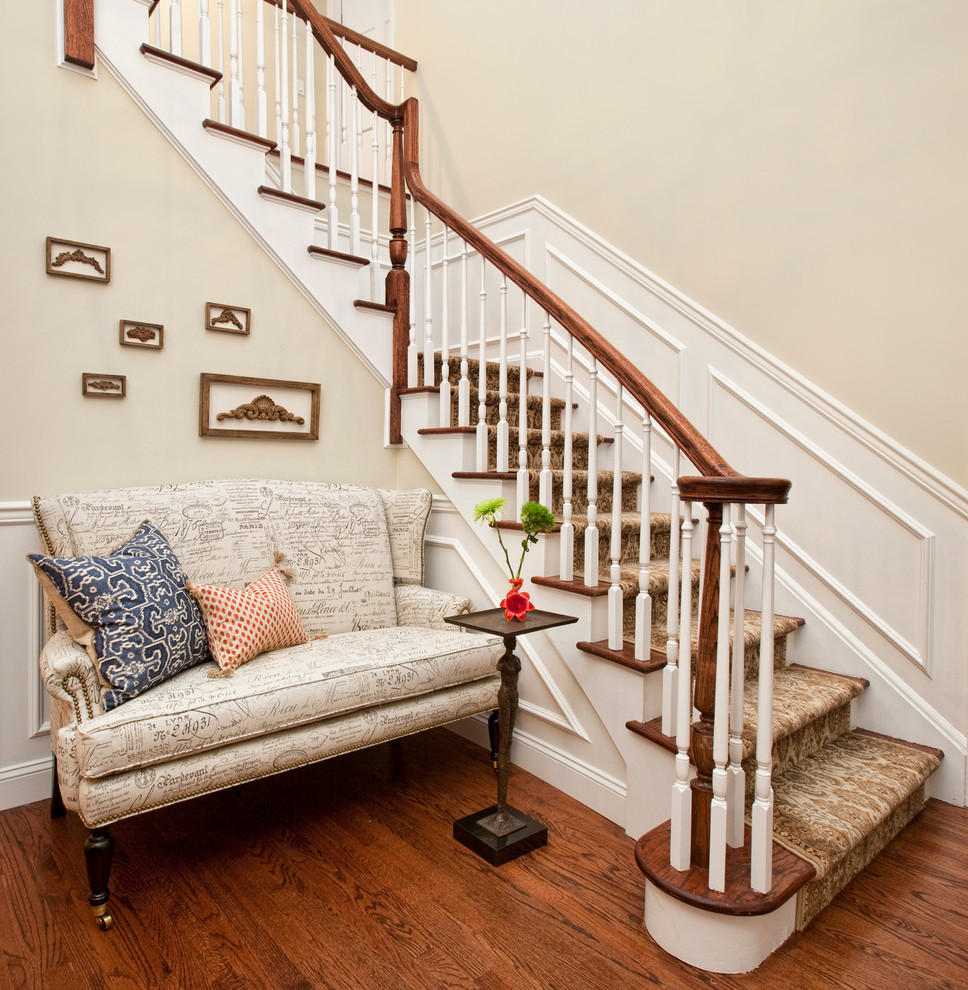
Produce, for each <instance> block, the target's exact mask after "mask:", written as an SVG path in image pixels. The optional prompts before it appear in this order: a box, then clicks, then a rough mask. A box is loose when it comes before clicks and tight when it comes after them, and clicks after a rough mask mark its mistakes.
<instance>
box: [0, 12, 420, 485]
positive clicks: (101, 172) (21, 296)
mask: <svg viewBox="0 0 968 990" xmlns="http://www.w3.org/2000/svg"><path fill="white" fill-rule="evenodd" d="M54 38H55V33H54V4H53V3H52V2H45V3H38V4H21V5H17V6H16V8H15V9H11V10H10V11H8V12H7V23H6V29H5V31H4V32H3V35H2V37H0V72H2V74H3V88H4V92H6V93H7V94H8V95H7V98H6V101H5V105H4V130H5V132H6V133H7V134H8V135H9V136H10V137H12V138H14V139H15V140H14V141H12V142H11V143H9V144H8V146H7V153H6V154H5V155H4V156H3V159H2V164H0V170H2V173H0V174H2V188H3V215H4V230H5V236H4V237H3V239H2V245H0V271H2V273H3V276H2V278H3V303H4V321H3V330H2V334H3V354H4V368H5V375H4V393H5V402H4V408H5V409H6V410H7V420H6V424H5V428H4V429H3V430H2V431H0V463H2V464H3V471H2V473H0V501H4V500H9V501H19V500H23V499H26V498H28V497H29V496H30V495H31V494H34V493H41V492H53V491H58V490H65V489H68V490H69V489H82V488H89V487H99V486H112V485H129V484H153V483H162V482H166V481H174V480H190V479H198V478H203V477H218V476H239V475H263V476H267V477H285V478H311V479H319V480H333V481H352V482H361V483H373V484H380V485H385V486H388V487H393V486H396V485H397V484H398V477H399V476H402V477H403V478H404V483H405V484H406V483H414V484H417V483H420V479H425V478H426V476H425V475H424V474H423V473H422V468H420V466H419V464H417V463H416V461H415V459H414V457H413V455H412V454H411V453H410V452H409V451H406V450H387V449H385V448H384V446H383V432H384V392H383V389H382V387H381V386H380V385H379V384H378V383H377V382H376V381H375V380H374V379H373V377H372V376H371V375H370V374H369V373H368V372H367V371H366V370H365V369H364V368H363V367H362V365H360V363H359V362H358V361H357V360H356V359H355V358H354V357H353V356H352V355H351V354H350V352H349V351H348V350H347V349H346V347H345V346H344V344H343V343H342V341H341V340H340V339H339V338H338V337H337V336H336V334H335V333H334V332H333V331H332V330H331V328H330V327H329V326H327V325H325V324H324V323H323V322H322V321H321V319H320V317H319V315H318V314H317V312H316V311H315V310H314V309H312V308H311V307H310V305H309V304H308V303H307V302H306V300H305V299H304V298H303V297H302V296H301V295H300V294H299V292H298V291H297V290H296V289H295V288H294V287H293V286H292V285H291V283H290V282H289V281H288V280H287V279H286V278H285V276H284V275H283V274H282V273H281V272H280V270H279V269H278V268H277V267H276V266H275V265H274V264H273V263H272V262H271V261H270V260H269V259H268V258H267V256H266V255H265V254H264V253H263V252H262V251H261V249H260V248H259V247H258V246H257V245H256V244H255V242H254V241H253V240H252V239H251V238H250V237H249V235H248V234H247V233H245V231H243V229H242V228H241V227H240V226H239V224H238V223H237V222H236V221H235V220H234V219H233V218H232V217H231V216H230V215H229V213H228V212H227V211H226V210H225V209H224V207H222V205H221V204H220V203H219V202H218V201H217V200H216V198H215V196H214V195H213V194H212V193H211V192H210V191H209V190H208V189H207V187H205V186H204V185H203V183H202V182H201V180H200V179H199V178H198V177H197V176H196V175H195V173H194V172H193V171H192V170H191V169H190V168H189V166H188V165H187V164H186V163H185V162H184V161H183V160H182V158H181V157H180V156H179V155H178V154H177V153H176V152H175V151H174V149H173V148H172V147H171V146H170V145H169V144H168V142H167V141H166V140H165V139H164V138H163V137H162V136H161V134H160V133H159V132H158V131H157V130H156V129H155V127H154V126H153V125H152V124H151V123H150V122H149V121H148V119H147V118H146V117H144V116H143V115H142V113H141V112H140V111H139V110H138V109H137V108H136V106H135V105H134V103H133V102H132V101H131V100H130V99H129V98H128V96H127V95H126V94H125V93H124V92H123V91H122V90H121V88H120V87H119V86H118V85H117V83H116V82H115V81H114V80H113V79H112V77H111V76H110V74H109V73H108V72H106V71H104V70H103V68H102V70H101V72H100V78H99V79H98V80H97V81H94V80H92V79H90V78H86V77H83V76H81V75H78V74H76V73H74V72H71V71H68V70H65V69H62V68H58V67H57V66H56V64H55V45H54ZM47 235H53V236H56V237H63V238H68V239H72V240H76V241H85V242H90V243H94V244H102V245H107V246H110V247H111V249H112V279H111V283H110V284H109V285H100V284H96V283H94V282H89V281H86V280H80V279H69V278H60V277H54V276H49V275H47V274H46V273H45V269H44V257H43V256H44V242H45V237H46V236H47ZM207 301H216V302H223V303H234V304H237V305H242V306H247V307H250V308H251V310H252V333H251V336H249V337H242V336H237V335H233V334H227V333H213V332H209V331H206V330H205V329H204V310H205V303H206V302H207ZM122 318H124V319H135V320H145V321H148V322H152V323H161V324H164V326H165V346H164V349H163V350H162V351H153V350H142V349H138V348H129V347H121V346H120V345H119V343H118V322H119V320H120V319H122ZM85 371H92V372H106V373H112V374H125V375H127V388H128V395H127V397H126V398H125V399H123V400H110V399H93V398H84V397H82V396H81V388H80V379H81V373H82V372H85ZM202 371H207V372H215V373H224V374H234V375H247V376H255V377H266V378H279V379H292V380H299V381H313V382H321V383H322V385H323V389H322V413H321V426H320V439H319V441H318V442H315V443H294V442H284V441H244V440H224V439H202V438H200V437H199V436H198V389H199V384H198V380H199V373H200V372H202ZM361 450H365V456H361V455H360V452H361Z"/></svg>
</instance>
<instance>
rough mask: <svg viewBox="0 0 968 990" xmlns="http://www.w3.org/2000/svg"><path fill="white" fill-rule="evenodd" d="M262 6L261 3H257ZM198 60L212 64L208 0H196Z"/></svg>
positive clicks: (203, 63) (204, 63)
mask: <svg viewBox="0 0 968 990" xmlns="http://www.w3.org/2000/svg"><path fill="white" fill-rule="evenodd" d="M259 7H260V8H261V7H262V4H261V3H260V4H259ZM198 61H199V62H201V64H202V65H206V66H209V67H211V65H212V22H211V20H210V18H209V14H208V0H198Z"/></svg>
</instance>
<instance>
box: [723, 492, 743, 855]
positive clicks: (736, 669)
mask: <svg viewBox="0 0 968 990" xmlns="http://www.w3.org/2000/svg"><path fill="white" fill-rule="evenodd" d="M735 511H736V517H735V522H734V523H733V530H734V533H735V537H734V541H733V542H734V545H735V547H736V552H735V555H734V557H735V567H734V572H735V573H734V577H733V661H732V666H731V677H732V683H731V685H730V690H729V767H728V768H727V770H726V783H727V796H726V803H727V805H728V807H729V821H728V824H727V828H726V841H727V843H728V844H729V845H730V846H732V847H733V848H734V849H738V848H741V847H742V845H743V839H744V835H743V832H744V828H743V825H744V812H745V807H744V806H745V802H746V772H745V771H744V770H743V691H744V687H745V685H744V680H745V677H746V671H745V665H744V663H743V656H744V653H745V652H746V636H745V632H746V607H745V604H744V603H745V601H746V506H745V505H742V504H739V505H737V506H736V509H735Z"/></svg>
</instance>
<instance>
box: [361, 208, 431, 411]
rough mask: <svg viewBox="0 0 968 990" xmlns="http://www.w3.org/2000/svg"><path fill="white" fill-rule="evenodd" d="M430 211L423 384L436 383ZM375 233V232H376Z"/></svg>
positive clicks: (426, 229) (428, 215)
mask: <svg viewBox="0 0 968 990" xmlns="http://www.w3.org/2000/svg"><path fill="white" fill-rule="evenodd" d="M432 219H433V218H432V216H431V213H430V210H427V211H426V215H425V217H424V233H425V239H424V254H425V255H426V259H427V263H426V266H425V268H424V341H423V384H424V385H433V383H434V317H433V293H432V291H431V290H432V286H433V273H434V269H433V265H432V264H431V258H430V246H431V245H430V234H431V220H432ZM374 233H375V231H374ZM441 425H443V424H441Z"/></svg>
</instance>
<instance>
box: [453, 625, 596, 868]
mask: <svg viewBox="0 0 968 990" xmlns="http://www.w3.org/2000/svg"><path fill="white" fill-rule="evenodd" d="M444 621H445V622H450V623H451V624H453V625H455V626H462V627H463V628H465V629H471V630H473V631H474V632H482V633H490V634H491V635H496V636H500V637H502V638H503V640H504V656H502V657H501V659H500V660H499V661H498V670H499V671H500V673H501V688H500V691H499V692H498V720H499V721H498V724H499V728H500V737H499V738H500V741H499V744H498V751H497V752H498V756H497V804H495V805H493V806H492V807H490V808H485V809H484V810H483V811H478V812H476V813H475V814H473V815H468V816H467V817H466V818H461V819H460V820H459V821H456V822H454V838H455V839H457V841H458V842H460V843H462V844H463V845H465V846H467V848H468V849H471V850H472V851H473V852H475V853H477V854H478V855H479V856H481V857H483V858H484V859H486V860H488V861H489V862H490V863H491V864H492V865H494V866H500V865H501V864H502V863H506V862H508V860H511V859H514V858H515V857H517V856H521V855H522V854H524V853H527V852H531V850H532V849H537V848H538V847H539V846H543V845H545V844H546V843H547V841H548V828H547V826H546V825H542V824H541V822H539V821H536V820H535V819H534V818H531V817H529V816H528V815H526V814H524V813H523V812H521V811H518V810H517V809H516V808H512V807H511V806H510V805H509V804H508V803H507V793H508V776H509V774H510V771H511V733H512V732H513V731H514V719H515V716H516V715H517V711H518V674H519V673H520V671H521V661H520V660H519V659H518V657H517V656H515V653H514V650H515V647H516V645H517V638H518V636H524V635H526V634H527V633H533V632H543V631H545V630H547V629H554V628H555V627H556V626H565V625H568V624H569V623H572V622H577V621H578V616H576V615H561V614H559V613H558V612H544V611H542V610H541V609H535V610H534V611H532V612H528V613H527V617H526V618H525V619H524V621H523V622H522V621H521V620H519V619H510V620H509V619H508V618H507V616H506V614H505V611H504V609H503V608H491V609H487V610H485V611H483V612H471V613H469V614H467V615H450V616H447V617H446V618H445V619H444Z"/></svg>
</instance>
